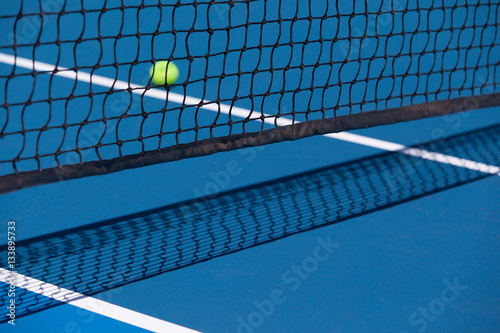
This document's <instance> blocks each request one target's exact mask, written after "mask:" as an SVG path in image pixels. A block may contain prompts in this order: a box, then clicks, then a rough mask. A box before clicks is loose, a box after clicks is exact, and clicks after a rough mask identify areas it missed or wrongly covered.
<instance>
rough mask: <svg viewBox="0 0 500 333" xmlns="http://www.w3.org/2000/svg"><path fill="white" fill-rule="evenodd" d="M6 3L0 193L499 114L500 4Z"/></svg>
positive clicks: (429, 0) (0, 55) (451, 0)
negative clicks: (403, 124) (166, 64)
mask: <svg viewBox="0 0 500 333" xmlns="http://www.w3.org/2000/svg"><path fill="white" fill-rule="evenodd" d="M0 7H1V10H0V24H1V26H2V28H3V31H6V34H4V35H2V36H1V37H0V82H1V84H2V86H3V89H1V90H2V92H3V94H2V95H0V96H1V97H0V98H1V100H0V146H1V147H2V148H1V149H2V154H1V156H0V193H6V192H9V191H15V190H18V189H20V188H24V187H29V186H34V185H39V184H45V183H51V182H56V181H60V180H66V179H73V178H79V177H84V176H91V175H100V174H106V173H110V172H115V171H119V170H124V169H128V168H136V167H142V166H146V165H151V164H155V163H160V162H167V161H173V160H178V159H183V158H188V157H195V156H202V155H207V154H212V153H215V152H219V151H226V150H232V149H237V148H242V147H248V146H256V145H263V144H268V143H273V142H279V141H283V140H295V139H299V138H303V137H307V136H311V135H317V134H324V133H332V132H338V131H344V130H349V129H356V128H362V127H369V126H375V125H383V124H390V123H395V122H399V121H408V120H413V119H420V118H425V117H431V116H439V115H443V114H448V113H453V112H460V111H465V110H473V109H480V108H485V107H489V106H494V105H499V104H500V93H499V84H498V80H497V76H498V73H499V68H500V67H499V65H498V64H499V63H500V43H499V39H500V34H499V28H498V25H499V19H498V15H499V3H498V1H485V0H481V1H464V0H442V1H435V0H418V1H399V0H392V1H388V0H374V1H335V2H332V1H327V0H322V1H315V2H314V3H313V2H311V1H301V0H297V1H281V0H268V1H249V0H248V1H176V2H173V1H163V0H162V1H156V2H141V3H140V4H138V3H137V2H134V1H125V0H122V1H117V0H110V1H94V2H89V1H65V0H47V1H27V0H22V1H16V2H3V4H1V5H0ZM162 60H168V61H173V62H174V63H175V64H177V66H178V67H179V69H180V73H181V74H180V78H179V80H178V82H177V84H173V85H167V86H164V87H157V86H153V85H152V84H151V79H150V77H149V68H150V66H151V65H152V64H154V63H156V62H157V61H162Z"/></svg>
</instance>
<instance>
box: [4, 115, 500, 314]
mask: <svg viewBox="0 0 500 333" xmlns="http://www.w3.org/2000/svg"><path fill="white" fill-rule="evenodd" d="M408 149H409V150H411V149H413V150H419V151H432V152H435V154H441V155H440V156H441V158H448V159H449V160H450V161H455V159H457V158H458V159H459V162H460V163H456V161H455V162H453V163H441V162H437V161H435V160H432V159H425V158H420V157H415V156H412V155H413V154H400V153H394V152H392V153H384V154H379V155H375V156H372V157H368V158H363V159H359V160H356V161H352V162H348V163H344V164H339V165H334V166H330V167H326V168H323V169H319V170H314V171H310V172H306V173H302V174H298V175H293V176H290V177H286V178H283V179H278V180H274V181H271V182H266V183H263V184H258V185H254V186H251V187H247V188H243V189H239V190H234V191H231V192H226V193H221V194H219V195H217V196H216V197H210V198H197V199H196V200H193V201H186V202H183V203H179V204H174V205H170V206H166V207H161V208H158V209H154V210H149V211H145V212H141V213H138V214H133V215H129V216H124V217H119V218H115V219H111V220H107V221H103V222H99V223H96V224H91V225H87V226H83V227H79V228H75V229H70V230H64V231H60V232H57V233H54V234H49V235H45V236H41V237H37V238H33V239H30V240H26V241H23V242H19V243H18V244H17V247H16V262H19V264H18V265H17V272H18V273H19V274H23V275H25V276H28V277H30V278H35V279H38V280H40V281H43V282H46V283H50V284H52V285H55V286H57V287H58V288H65V289H67V290H70V291H77V292H79V293H82V294H85V295H89V296H90V295H95V294H98V293H100V292H103V291H107V290H109V289H112V288H116V287H119V286H123V285H126V284H129V283H131V282H136V281H141V280H144V279H147V278H149V277H152V276H156V275H159V274H162V273H165V272H169V271H173V270H177V269H180V268H183V267H187V266H190V265H194V264H197V263H201V262H204V261H206V260H210V259H213V258H216V257H220V256H222V255H226V254H230V253H234V252H237V251H241V250H245V249H248V248H251V247H254V246H258V245H262V244H265V243H268V242H272V241H276V240H278V239H282V238H284V237H288V236H291V235H295V234H299V233H302V232H306V231H308V230H312V229H314V228H320V227H325V226H328V225H331V224H333V223H336V222H340V221H344V220H347V219H350V218H352V217H356V216H360V215H364V214H368V213H371V212H375V211H378V210H381V209H385V208H388V207H391V206H394V205H398V204H401V203H404V202H407V201H409V200H414V199H417V198H420V197H423V196H426V195H429V194H432V193H436V192H439V191H443V190H446V189H449V188H452V187H455V186H459V185H462V184H466V183H469V182H472V181H475V180H479V179H483V178H485V177H488V176H491V175H495V174H500V168H499V166H500V125H498V124H497V125H496V126H493V127H489V128H484V129H480V130H475V131H473V132H469V133H465V134H462V135H458V136H454V137H451V138H447V139H443V140H440V141H436V142H431V143H425V144H421V145H418V146H415V147H414V148H408ZM472 161H476V162H472ZM461 163H462V164H463V165H464V166H467V167H460V166H458V165H460V164H461ZM471 164H474V165H476V166H477V168H476V169H477V170H474V168H473V167H471ZM480 170H481V171H480ZM2 249H3V250H2V251H1V252H0V263H1V265H2V267H7V262H6V259H7V254H6V251H7V249H6V248H5V247H3V248H2ZM138 258H140V262H138V260H139V259H138ZM18 281H19V280H18ZM18 287H19V288H18V289H17V293H16V309H17V310H16V316H17V317H20V316H24V315H29V314H31V313H34V312H37V311H41V310H44V309H47V308H50V307H52V306H55V305H58V304H61V302H60V301H58V300H55V299H53V298H50V297H47V296H42V295H39V294H37V293H41V292H44V290H47V289H48V288H47V286H46V285H45V284H44V283H42V284H39V285H37V284H33V283H31V286H29V287H28V286H27V285H26V283H21V282H19V283H18ZM4 288H9V286H8V285H4ZM23 288H29V289H30V291H28V290H25V289H23ZM58 288H55V289H52V293H53V295H58V298H59V299H60V298H64V296H65V295H64V292H61V290H60V289H58ZM5 294H7V292H6V291H5ZM7 311H8V309H7V308H5V307H3V308H2V309H1V310H0V318H2V319H1V320H3V321H6V320H7V319H8V317H6V314H7Z"/></svg>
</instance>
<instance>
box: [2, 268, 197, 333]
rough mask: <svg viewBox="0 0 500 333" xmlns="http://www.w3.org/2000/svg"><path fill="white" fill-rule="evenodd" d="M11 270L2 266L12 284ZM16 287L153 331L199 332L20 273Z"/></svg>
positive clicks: (4, 280)
mask: <svg viewBox="0 0 500 333" xmlns="http://www.w3.org/2000/svg"><path fill="white" fill-rule="evenodd" d="M11 274H12V273H11V272H10V271H8V270H6V269H4V268H0V281H2V282H5V283H7V284H10V276H11ZM15 276H16V283H15V285H16V287H20V288H23V289H26V290H29V291H31V292H34V293H37V294H40V295H43V296H45V297H49V298H53V299H55V300H58V301H60V302H64V303H68V304H71V305H74V306H76V307H79V308H81V309H85V310H88V311H91V312H95V313H98V314H100V315H103V316H106V317H109V318H112V319H115V320H119V321H121V322H124V323H127V324H130V325H133V326H136V327H140V328H143V329H145V330H148V331H152V332H169V333H197V331H194V330H191V329H189V328H186V327H182V326H179V325H175V324H172V323H169V322H167V321H163V320H160V319H158V318H154V317H151V316H148V315H145V314H142V313H139V312H136V311H132V310H129V309H126V308H123V307H121V306H118V305H114V304H111V303H108V302H104V301H101V300H99V299H96V298H93V297H88V296H85V295H82V294H80V293H77V292H74V291H71V290H68V289H65V288H61V287H58V286H55V285H53V284H50V283H47V282H43V281H40V280H37V279H34V278H31V277H28V276H25V275H22V274H19V273H16V275H15Z"/></svg>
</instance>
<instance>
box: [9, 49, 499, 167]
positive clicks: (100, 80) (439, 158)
mask: <svg viewBox="0 0 500 333" xmlns="http://www.w3.org/2000/svg"><path fill="white" fill-rule="evenodd" d="M0 62H3V63H6V64H9V65H12V66H14V65H15V66H19V67H23V68H27V69H30V70H32V71H39V72H46V73H47V74H52V75H58V76H62V77H66V78H68V79H72V80H79V81H84V82H87V83H91V84H97V85H100V86H103V87H107V88H110V89H118V90H126V89H129V88H131V92H132V93H134V94H137V95H141V96H142V95H144V96H146V97H150V98H156V99H160V100H163V101H165V100H168V101H172V102H175V103H179V104H181V105H185V106H195V107H196V106H198V107H199V108H200V109H204V110H210V111H215V112H222V113H225V114H228V115H231V116H237V117H241V118H247V117H253V118H252V120H258V121H262V120H261V118H260V117H261V116H262V115H263V116H264V117H265V118H264V120H263V121H264V122H265V123H268V124H270V125H273V126H275V122H276V125H278V126H287V125H292V124H294V123H296V124H297V123H299V121H293V120H291V119H287V118H284V117H280V118H276V117H275V116H273V115H269V114H266V113H261V112H258V111H250V110H247V109H243V108H239V107H236V106H230V105H226V104H217V103H216V102H212V101H207V100H203V99H199V98H196V97H190V96H184V95H181V94H177V93H173V92H170V91H166V90H162V89H145V88H144V87H143V86H140V85H137V84H133V83H128V82H125V81H120V80H113V79H109V78H107V77H104V76H100V75H94V74H92V75H91V74H89V73H85V72H81V71H78V72H75V71H74V70H72V69H69V68H65V67H60V66H57V67H56V66H54V65H51V64H47V63H44V62H39V61H33V60H30V59H26V58H22V57H15V56H12V55H9V54H5V53H1V52H0ZM56 68H57V72H55V73H54V71H55V70H56ZM323 136H325V137H328V138H332V139H337V140H342V141H347V142H351V143H356V144H359V145H363V146H368V147H372V148H377V149H382V150H386V151H394V152H399V153H402V154H406V155H411V156H415V157H420V158H424V159H426V160H430V161H435V162H440V163H445V164H450V165H455V166H459V167H462V168H467V169H471V170H476V171H481V172H486V173H491V174H499V168H498V167H496V166H492V165H487V164H483V163H478V162H475V161H470V160H465V159H461V158H457V157H454V156H449V155H444V154H439V153H432V152H428V151H425V150H421V149H418V148H410V147H408V146H405V145H400V144H397V143H393V142H389V141H384V140H378V139H373V138H369V137H366V136H362V135H358V134H353V133H347V132H341V133H331V134H324V135H323Z"/></svg>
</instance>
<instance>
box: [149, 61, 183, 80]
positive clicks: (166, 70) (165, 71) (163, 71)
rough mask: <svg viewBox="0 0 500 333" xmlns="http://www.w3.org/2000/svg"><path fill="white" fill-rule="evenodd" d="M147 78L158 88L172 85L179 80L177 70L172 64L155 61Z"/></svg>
mask: <svg viewBox="0 0 500 333" xmlns="http://www.w3.org/2000/svg"><path fill="white" fill-rule="evenodd" d="M149 76H150V77H151V78H152V79H153V83H154V84H155V85H158V86H164V85H165V79H166V83H167V84H174V83H175V81H177V79H178V78H179V69H178V68H177V66H176V65H175V64H174V63H173V62H171V61H170V62H169V61H157V62H155V63H154V65H153V66H151V69H150V70H149Z"/></svg>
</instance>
